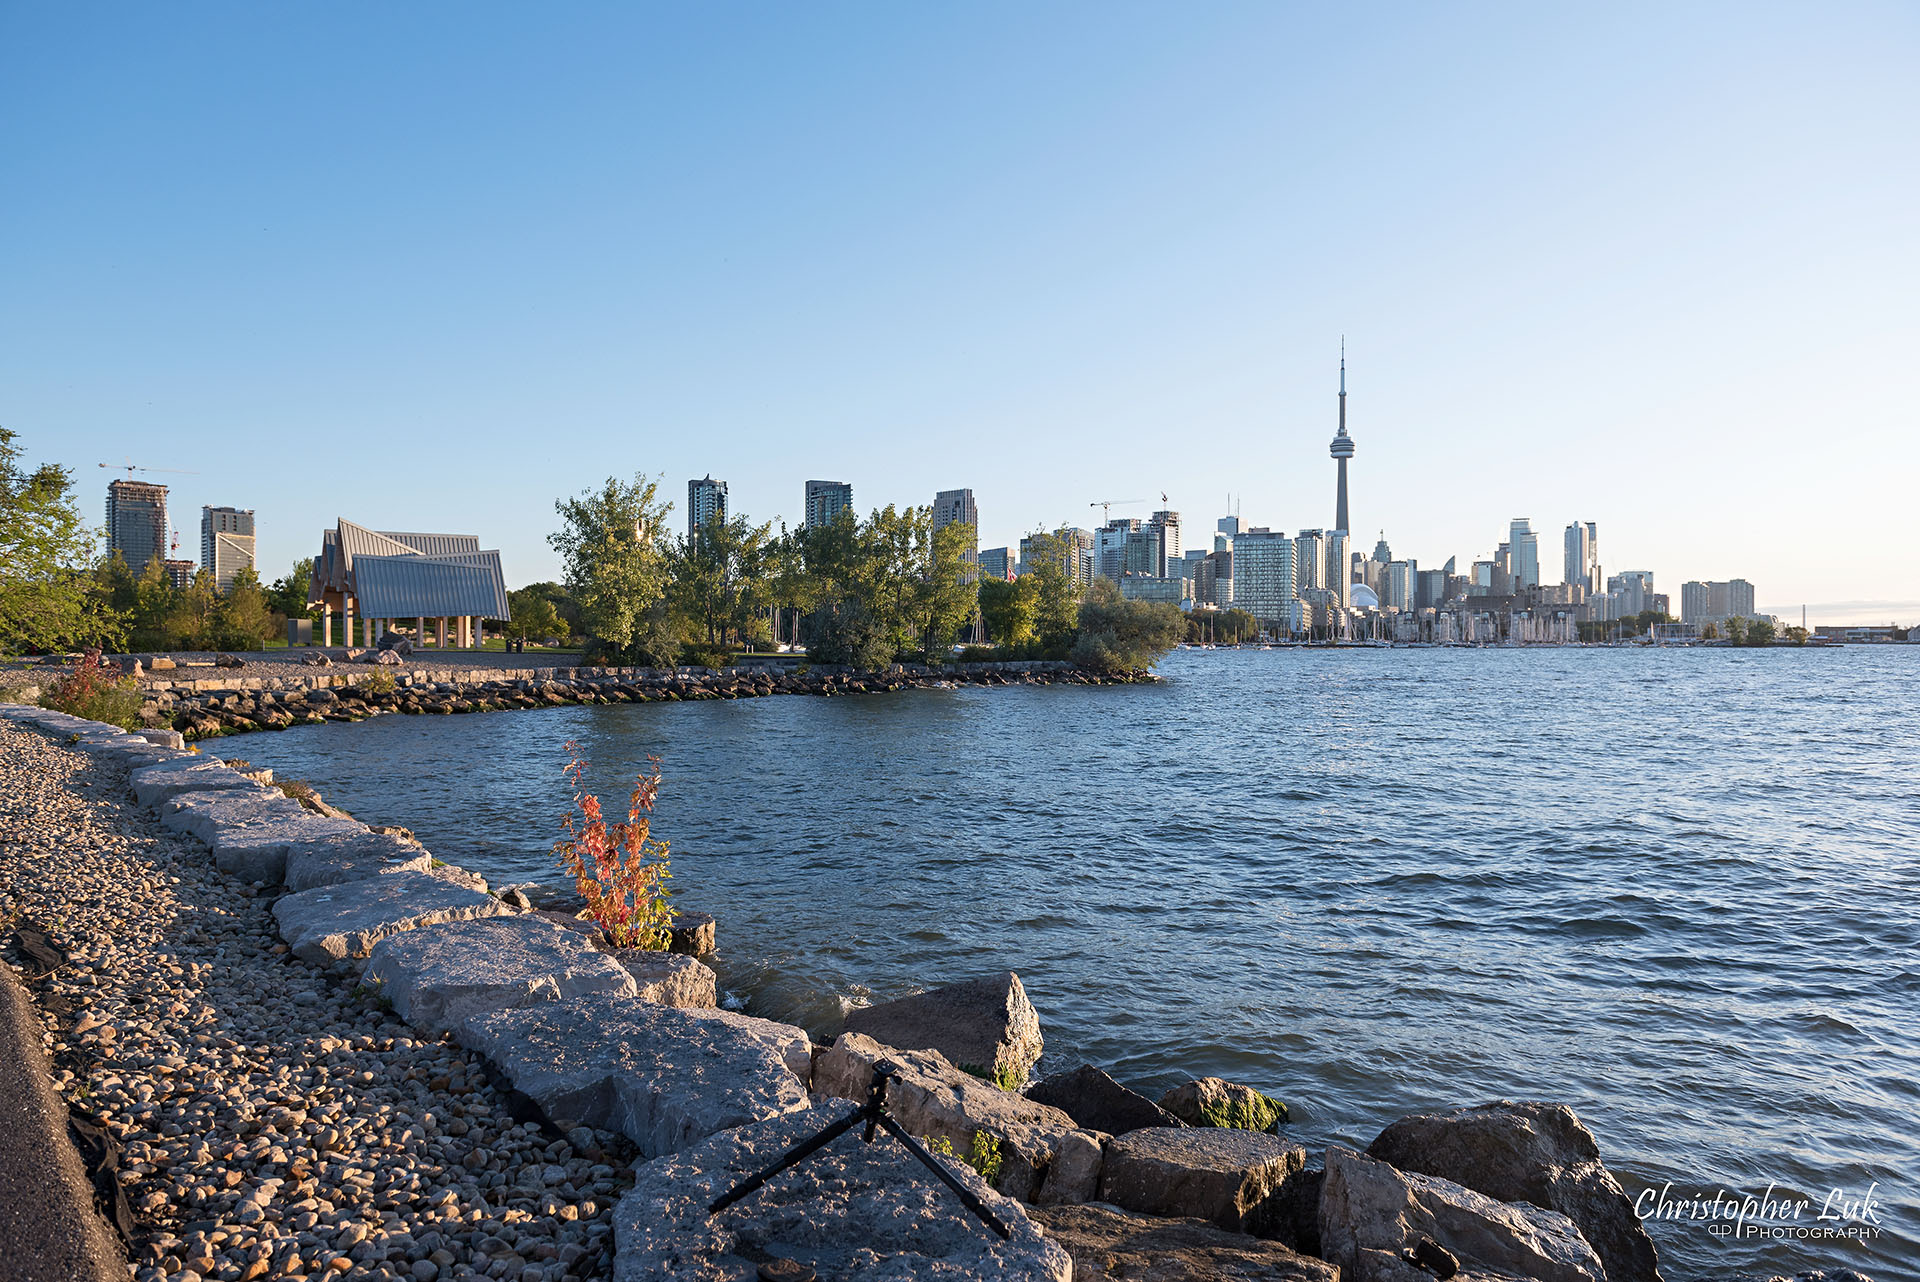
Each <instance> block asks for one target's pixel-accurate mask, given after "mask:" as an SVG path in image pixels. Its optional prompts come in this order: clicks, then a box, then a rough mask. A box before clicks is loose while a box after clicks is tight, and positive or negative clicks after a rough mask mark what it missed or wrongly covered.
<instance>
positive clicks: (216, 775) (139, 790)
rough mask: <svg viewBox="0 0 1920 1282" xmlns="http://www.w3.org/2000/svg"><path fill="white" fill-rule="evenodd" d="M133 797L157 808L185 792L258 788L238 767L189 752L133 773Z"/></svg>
mask: <svg viewBox="0 0 1920 1282" xmlns="http://www.w3.org/2000/svg"><path fill="white" fill-rule="evenodd" d="M130 779H131V782H132V784H133V799H134V800H135V801H138V802H139V803H140V804H141V805H143V806H154V807H158V806H159V805H160V803H161V802H163V801H166V800H167V799H169V798H171V797H176V796H179V795H180V794H181V793H186V792H214V791H216V790H218V789H222V788H241V789H246V788H253V789H257V788H259V786H260V785H259V784H257V783H255V782H254V781H253V780H251V779H248V778H247V777H246V776H244V775H242V774H241V773H240V772H239V771H237V770H232V769H229V768H228V767H227V766H226V764H225V763H224V762H220V761H215V760H214V759H213V758H212V757H203V756H199V755H197V754H190V755H188V756H186V757H184V758H176V759H174V760H172V761H162V762H158V763H156V764H154V765H150V766H142V767H141V768H139V769H138V770H135V771H134V772H133V773H132V775H131V776H130Z"/></svg>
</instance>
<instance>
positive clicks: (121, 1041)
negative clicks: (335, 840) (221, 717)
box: [0, 726, 633, 1282]
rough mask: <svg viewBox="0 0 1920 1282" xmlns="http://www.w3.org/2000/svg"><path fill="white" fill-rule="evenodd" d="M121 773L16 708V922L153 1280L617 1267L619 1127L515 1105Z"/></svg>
mask: <svg viewBox="0 0 1920 1282" xmlns="http://www.w3.org/2000/svg"><path fill="white" fill-rule="evenodd" d="M128 796H129V794H128V790H127V779H126V773H125V771H124V770H120V769H116V768H114V767H111V766H108V765H105V764H102V763H96V762H93V761H91V760H90V759H89V758H86V757H84V756H82V755H81V754H79V753H77V752H73V751H69V750H67V749H65V748H62V747H59V746H56V745H55V744H54V743H52V742H51V741H49V740H48V739H46V738H43V737H42V736H40V735H37V734H34V733H31V732H27V731H21V730H16V729H13V728H11V727H7V726H0V921H6V922H8V923H9V933H10V926H11V922H12V921H13V920H15V919H19V920H22V921H26V922H31V923H34V924H37V925H39V926H40V927H41V928H43V929H45V930H46V931H47V933H48V935H49V936H50V937H51V938H52V940H53V941H54V942H55V943H56V944H57V945H59V946H61V947H63V948H64V949H65V950H66V951H67V953H68V955H69V961H68V964H67V965H65V966H64V967H62V968H61V969H60V970H58V971H57V972H56V973H55V974H54V975H53V976H52V977H51V978H49V979H47V980H45V981H40V982H38V983H37V984H35V985H33V988H34V993H35V997H36V1000H37V1004H38V1007H39V1010H40V1012H41V1014H42V1016H43V1018H44V1019H45V1021H46V1024H47V1027H48V1034H47V1042H46V1045H47V1049H48V1053H49V1056H50V1058H51V1059H52V1060H53V1063H54V1085H55V1089H56V1090H57V1091H58V1092H59V1093H60V1095H61V1096H62V1097H63V1098H64V1099H65V1101H66V1103H67V1104H68V1106H69V1107H70V1108H71V1109H73V1111H74V1112H75V1113H76V1114H80V1115H86V1116H92V1117H97V1118H100V1119H102V1120H103V1121H104V1123H105V1125H106V1126H107V1128H108V1129H109V1130H110V1131H111V1132H112V1133H114V1134H115V1135H116V1136H117V1137H118V1138H119V1140H120V1142H121V1144H122V1145H124V1146H125V1153H124V1155H123V1156H122V1158H121V1163H122V1180H123V1183H124V1185H125V1190H126V1194H127V1198H128V1201H129V1202H130V1203H131V1204H132V1207H133V1211H134V1215H135V1218H136V1220H137V1222H138V1229H137V1232H136V1233H135V1235H134V1240H133V1250H132V1253H131V1254H132V1258H133V1259H134V1261H135V1263H134V1265H133V1276H134V1277H135V1278H136V1279H138V1280H139V1282H157V1280H158V1279H162V1278H171V1279H178V1280H180V1282H195V1280H196V1279H202V1278H218V1279H222V1280H223V1282H224V1280H227V1279H252V1278H319V1277H326V1278H368V1279H373V1278H396V1279H399V1278H413V1279H422V1280H424V1279H433V1278H466V1277H480V1276H485V1277H492V1278H512V1279H518V1280H519V1282H536V1280H537V1282H558V1280H559V1279H572V1278H595V1277H605V1276H607V1275H608V1273H609V1271H610V1253H611V1244H612V1243H611V1236H610V1234H611V1212H612V1208H613V1203H614V1202H615V1201H616V1200H617V1199H618V1198H619V1196H620V1194H621V1193H623V1192H624V1191H625V1190H626V1188H627V1187H629V1186H630V1185H631V1183H632V1173H631V1165H632V1157H633V1154H632V1150H631V1148H630V1146H628V1145H627V1143H626V1141H625V1140H624V1139H623V1138H621V1137H618V1136H614V1135H610V1134H607V1133H604V1132H594V1131H590V1130H588V1129H586V1128H577V1129H574V1130H571V1131H568V1132H567V1133H566V1135H565V1136H564V1137H559V1136H556V1135H555V1134H553V1133H552V1132H550V1131H543V1130H542V1129H541V1128H540V1127H539V1126H537V1125H535V1124H533V1123H531V1122H528V1123H516V1122H515V1121H514V1119H513V1116H512V1112H511V1107H510V1103H511V1102H510V1100H509V1099H508V1097H507V1096H506V1095H505V1094H504V1093H503V1092H502V1091H500V1090H496V1089H495V1088H494V1087H493V1086H492V1085H491V1084H490V1083H489V1080H488V1076H487V1071H486V1069H485V1067H484V1065H483V1064H482V1063H481V1062H480V1061H479V1060H478V1059H477V1058H476V1057H474V1056H472V1055H469V1054H468V1053H466V1052H464V1051H462V1050H461V1049H459V1048H458V1047H457V1046H455V1045H453V1044H452V1043H451V1042H443V1041H429V1040H426V1039H423V1038H422V1037H420V1036H419V1035H417V1034H416V1033H414V1032H413V1030H411V1029H409V1028H407V1027H406V1026H405V1025H403V1024H401V1023H399V1022H398V1021H397V1020H396V1019H394V1017H393V1016H392V1015H391V1014H389V1013H388V1012H387V1011H385V1010H384V1009H382V1007H381V1006H380V1005H378V1004H377V1003H376V1001H375V1000H374V999H372V998H371V997H369V996H368V995H367V994H365V993H364V992H363V991H361V990H359V989H358V988H357V986H356V985H355V984H354V980H353V977H352V975H351V973H350V972H348V971H345V970H337V971H334V972H322V971H317V970H314V969H313V968H311V967H309V966H307V965H306V964H304V963H302V962H300V961H298V960H296V959H294V958H293V957H291V956H290V955H289V954H288V952H287V949H286V946H285V945H284V944H282V943H280V941H279V939H278V936H277V934H276V932H275V930H274V928H273V919H272V916H271V915H270V913H269V911H268V908H269V905H270V903H271V901H270V899H268V898H267V897H266V896H264V895H262V896H259V897H255V896H254V894H253V893H252V891H251V890H250V888H248V887H244V886H240V885H237V884H236V883H235V882H234V881H233V880H232V879H231V878H227V877H225V876H223V875H221V874H220V873H218V872H217V871H216V870H215V869H214V867H213V863H212V860H211V858H210V857H209V855H208V854H207V851H206V849H205V848H204V847H203V846H201V845H200V844H199V843H198V842H196V841H194V840H192V839H191V838H188V837H184V836H181V835H179V834H176V833H172V832H169V831H166V830H164V829H162V828H161V827H160V826H159V824H158V822H157V821H156V820H154V819H153V818H152V817H151V816H149V815H147V814H146V813H145V812H143V811H141V810H140V809H139V808H137V807H136V806H134V805H133V803H132V802H131V801H130V800H127V798H128Z"/></svg>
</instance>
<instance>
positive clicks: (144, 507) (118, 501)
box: [107, 481, 167, 575]
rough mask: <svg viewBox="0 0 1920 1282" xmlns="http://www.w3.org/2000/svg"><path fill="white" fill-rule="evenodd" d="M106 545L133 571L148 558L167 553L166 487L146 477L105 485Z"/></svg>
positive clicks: (147, 560) (139, 569)
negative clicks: (149, 481)
mask: <svg viewBox="0 0 1920 1282" xmlns="http://www.w3.org/2000/svg"><path fill="white" fill-rule="evenodd" d="M107 546H108V549H109V550H111V551H114V552H118V553H120V555H122V556H124V557H125V558H126V560H127V568H128V569H129V570H132V571H133V572H134V573H135V574H136V575H137V574H139V573H140V572H141V571H143V570H145V569H146V568H147V562H149V561H151V560H153V559H154V558H155V557H161V558H164V557H165V556H166V554H167V487H166V486H164V485H152V484H149V483H148V482H146V481H113V482H110V483H109V484H108V486H107Z"/></svg>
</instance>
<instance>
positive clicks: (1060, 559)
mask: <svg viewBox="0 0 1920 1282" xmlns="http://www.w3.org/2000/svg"><path fill="white" fill-rule="evenodd" d="M1034 537H1035V536H1033V535H1031V534H1029V535H1028V536H1026V537H1025V538H1023V539H1021V540H1020V573H1022V574H1030V573H1032V572H1033V569H1034V567H1035V566H1036V564H1037V561H1036V557H1037V556H1038V554H1039V549H1038V548H1037V547H1036V546H1035V544H1034ZM1053 539H1054V541H1055V547H1056V548H1057V549H1058V552H1057V553H1056V554H1054V555H1052V556H1051V557H1050V558H1049V559H1051V560H1053V561H1054V563H1055V564H1057V565H1059V566H1060V568H1061V569H1062V570H1064V571H1065V572H1066V575H1067V578H1068V579H1069V580H1070V581H1071V582H1072V583H1073V585H1074V586H1075V587H1085V586H1086V585H1087V584H1088V583H1089V582H1091V581H1092V578H1093V573H1094V564H1093V534H1092V532H1091V531H1089V530H1082V529H1078V528H1076V527H1074V526H1068V525H1063V526H1061V527H1060V528H1059V529H1057V530H1055V531H1054V532H1053ZM1114 577H1115V578H1118V577H1119V576H1118V575H1115V576H1114Z"/></svg>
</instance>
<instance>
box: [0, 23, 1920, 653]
mask: <svg viewBox="0 0 1920 1282" xmlns="http://www.w3.org/2000/svg"><path fill="white" fill-rule="evenodd" d="M1916 66H1920V9H1917V8H1915V7H1913V6H1911V5H1896V4H1884V5H1876V4H1858V5H1837V6H1811V5H1763V4H1737V5H1708V4H1700V5H1678V6H1674V5H1660V6H1655V5H1646V6H1633V5H1607V6H1588V7H1585V8H1575V7H1573V6H1538V5H1521V4H1512V5H1458V6H1434V5H1405V6H1395V5H1376V6H1371V7H1365V8H1353V7H1348V8H1346V9H1336V8H1334V7H1330V6H1312V7H1308V6H1285V5H1278V4H1260V5H1231V4H1206V5H1178V6H1176V5H1138V4H1102V5H1093V4H1055V5H1011V4H1009V5H971V6H927V5H916V6H907V5H891V6H882V5H835V4H820V5H806V6H799V5H784V6H774V5H743V4H736V5H704V6H695V5H681V6H673V7H664V6H653V7H648V6H641V5H624V4H623V5H612V4H608V5H588V4H574V5H568V6H496V5H484V4H462V5H432V4H413V5H406V6H375V5H365V4H360V5H356V4H343V5H333V6H288V5H277V6H259V5H253V6H240V5H234V6H218V5H211V4H196V5H190V6H134V5H125V6H84V5H80V6H55V5H25V4H14V5H10V6H5V7H4V8H0V191H3V192H4V200H0V423H4V424H5V425H6V426H8V427H11V428H13V429H14V430H15V431H17V432H19V433H21V435H22V437H23V438H24V443H25V445H26V447H27V449H28V450H29V452H30V457H31V459H33V460H34V461H38V460H41V459H52V460H55V461H58V462H61V463H64V464H66V465H69V466H71V467H73V468H74V469H75V471H76V475H77V477H78V479H79V481H80V484H81V487H82V495H83V498H84V501H85V504H86V507H87V510H88V511H89V512H92V511H97V509H98V506H99V504H100V501H101V496H102V494H103V493H104V485H105V482H106V480H107V479H108V477H109V474H108V473H107V472H105V471H102V470H101V469H100V468H98V467H97V466H96V464H98V463H100V462H102V461H107V462H118V461H120V460H121V459H123V458H125V457H131V458H132V460H133V461H134V462H135V463H143V464H149V465H152V466H157V467H170V468H178V469H183V470H186V471H189V472H191V473H193V474H192V475H170V474H168V475H163V474H154V475H153V476H152V478H151V479H156V480H163V481H166V482H168V483H169V484H170V485H172V487H173V505H174V512H175V521H176V524H178V525H179V526H180V527H181V531H182V546H183V548H197V545H198V511H199V505H200V504H202V503H227V504H233V505H236V506H240V507H252V508H255V509H256V510H257V512H258V519H259V528H260V555H261V561H262V564H263V569H264V570H265V572H266V574H267V577H269V578H271V577H273V576H274V575H276V574H278V573H281V572H284V569H285V566H286V565H287V564H289V563H291V561H292V560H293V559H294V557H296V556H300V555H307V554H310V552H311V551H312V549H313V548H314V547H315V546H317V543H318V536H319V531H320V529H321V527H322V526H323V525H326V524H329V523H331V522H332V520H333V519H334V518H335V517H336V516H341V515H344V516H347V517H349V518H350V519H353V520H358V521H361V522H363V523H366V524H371V525H374V526H377V527H381V528H400V529H423V528H432V529H440V528H445V529H452V530H460V531H473V532H477V533H479V534H480V535H481V536H482V539H483V541H484V542H485V543H486V544H487V545H488V546H498V547H500V548H501V549H502V551H503V554H504V557H505V561H506V566H507V570H508V577H509V579H510V581H512V582H515V583H519V582H525V581H531V580H534V579H539V578H546V577H551V576H553V575H554V574H555V572H556V564H555V561H554V558H553V556H552V553H551V552H550V551H549V550H548V548H547V546H546V543H545V535H546V534H547V532H548V531H549V530H551V529H552V528H553V525H554V519H555V518H554V516H553V504H554V500H555V499H556V498H558V497H560V496H561V495H564V494H568V493H573V492H576V491H578V490H580V489H583V488H585V487H587V486H589V485H591V484H593V483H595V482H596V481H597V480H599V479H601V478H603V477H605V476H606V475H608V474H609V473H621V474H632V473H634V472H636V471H645V472H648V473H654V474H663V475H664V478H665V488H666V491H667V493H668V494H669V496H670V497H672V498H673V499H674V500H675V503H676V511H677V513H678V512H681V511H683V510H684V503H685V488H686V482H687V479H688V478H689V476H698V475H701V474H704V473H708V472H711V473H712V474H713V475H715V476H720V477H724V478H726V479H727V480H728V481H729V482H730V485H731V495H732V500H733V505H734V508H735V510H737V511H744V512H747V513H748V514H750V515H753V516H756V517H762V518H772V517H776V516H784V517H785V518H787V519H788V520H789V521H792V520H794V519H795V518H796V517H797V516H798V514H799V511H800V496H801V491H802V484H803V482H804V481H805V480H806V479H807V478H808V477H822V478H831V479H841V480H849V481H851V482H853V484H854V489H855V497H856V500H857V502H858V504H859V505H860V506H861V507H862V508H863V509H865V508H869V507H873V506H877V505H880V504H883V503H887V502H897V503H906V502H920V503H924V502H927V501H929V500H930V499H931V497H932V495H933V492H934V491H935V490H936V489H943V488H949V487H954V486H971V487H972V488H973V489H974V491H975V493H976V495H977V498H978V501H979V504H980V510H981V520H982V530H981V535H982V541H983V544H984V545H997V544H1000V543H1008V542H1013V541H1016V540H1017V539H1018V537H1019V535H1020V534H1021V533H1023V532H1025V531H1027V530H1030V529H1032V528H1034V527H1035V526H1037V525H1042V524H1045V525H1049V526H1051V525H1055V524H1058V523H1061V522H1070V523H1075V524H1083V525H1089V526H1090V525H1092V524H1093V523H1094V522H1095V520H1096V519H1097V517H1098V515H1099V514H1098V512H1097V511H1096V510H1092V509H1090V508H1089V506H1088V504H1089V503H1090V502H1091V501H1093V500H1098V499H1105V498H1120V499H1127V498H1148V499H1152V500H1153V502H1152V503H1150V504H1147V505H1142V506H1137V507H1129V508H1124V509H1116V514H1117V513H1118V512H1120V511H1126V512H1128V513H1132V514H1139V515H1145V514H1147V513H1148V512H1149V511H1151V510H1152V508H1153V507H1157V506H1159V503H1158V496H1159V495H1160V494H1161V493H1162V492H1165V493H1166V494H1168V495H1169V496H1170V505H1171V506H1173V507H1175V508H1177V509H1178V510H1180V511H1181V512H1182V513H1183V514H1184V516H1185V519H1186V522H1187V524H1188V527H1189V529H1190V530H1210V529H1211V527H1212V524H1213V521H1214V519H1215V518H1216V517H1217V516H1219V515H1220V514H1221V513H1222V512H1223V511H1224V509H1225V505H1226V502H1227V494H1228V493H1229V492H1231V493H1233V494H1234V495H1235V496H1236V499H1237V501H1238V503H1239V505H1240V508H1241V512H1242V515H1243V518H1244V519H1245V520H1246V521H1247V522H1248V523H1251V524H1266V525H1273V526H1276V527H1284V528H1289V529H1292V528H1299V527H1306V526H1322V525H1327V524H1330V523H1331V521H1332V499H1333V495H1332V490H1333V472H1332V464H1331V462H1330V461H1329V460H1328V458H1327V454H1326V443H1327V439H1328V437H1329V436H1330V435H1331V433H1332V429H1333V424H1334V395H1333V394H1334V390H1335V363H1336V359H1337V354H1338V345H1339V341H1340V336H1341V335H1342V334H1343V333H1344V334H1345V335H1346V336H1347V342H1348V351H1349V358H1350V359H1349V370H1350V375H1349V380H1350V390H1351V401H1350V425H1351V430H1352V431H1353V434H1354V436H1355V439H1356V441H1357V442H1358V446H1359V453H1358V457H1357V458H1356V459H1355V461H1354V465H1353V512H1354V524H1355V525H1356V526H1357V527H1359V529H1358V531H1357V533H1356V538H1357V539H1361V538H1364V540H1365V545H1366V546H1371V543H1372V540H1373V538H1374V537H1375V536H1376V531H1378V530H1380V529H1382V528H1384V529H1385V531H1386V535H1387V538H1388V539H1389V541H1390V542H1391V544H1392V546H1393V549H1394V552H1395V554H1396V555H1401V556H1412V557H1415V558H1417V559H1419V560H1420V561H1421V562H1422V563H1423V564H1427V565H1438V564H1440V563H1441V562H1443V561H1444V560H1445V559H1446V558H1447V557H1448V556H1451V555H1458V556H1459V558H1460V559H1461V562H1462V563H1463V564H1464V563H1466V562H1468V561H1471V560H1472V559H1474V558H1476V557H1483V556H1486V555H1488V554H1490V552H1491V551H1492V548H1493V545H1494V544H1495V543H1496V542H1498V541H1499V540H1500V539H1501V538H1503V537H1504V531H1505V529H1506V527H1507V522H1508V521H1509V520H1510V519H1511V518H1512V517H1515V516H1521V515H1524V516H1529V517H1531V518H1532V519H1533V522H1534V525H1535V528H1536V529H1538V530H1541V531H1542V532H1543V537H1542V544H1543V556H1542V561H1543V564H1544V565H1545V566H1546V567H1548V568H1550V569H1553V570H1557V568H1558V565H1559V546H1560V531H1561V529H1562V528H1563V527H1564V526H1565V525H1566V523H1567V522H1568V521H1570V520H1574V519H1581V520H1594V521H1598V522H1599V524H1600V549H1601V558H1602V561H1603V563H1604V564H1605V566H1606V567H1607V568H1608V569H1609V570H1615V571H1617V570H1622V569H1652V570H1654V571H1655V573H1656V575H1657V576H1658V579H1657V582H1658V584H1659V586H1660V587H1661V588H1662V589H1664V590H1668V591H1670V592H1672V593H1673V594H1674V596H1675V599H1676V602H1677V597H1678V588H1679V584H1680V583H1681V582H1682V581H1683V580H1685V579H1690V578H1728V577H1734V576H1744V577H1746V578H1748V579H1750V580H1752V581H1753V582H1754V583H1755V584H1756V585H1757V586H1758V589H1759V597H1760V603H1761V605H1762V606H1763V607H1770V608H1773V609H1777V610H1780V611H1781V612H1783V613H1784V612H1786V611H1787V610H1788V609H1792V610H1793V612H1794V613H1795V614H1797V613H1798V606H1799V604H1800V603H1801V602H1803V601H1805V602H1810V603H1812V604H1813V606H1814V611H1813V612H1814V614H1815V616H1816V618H1819V619H1825V620H1828V621H1843V620H1847V619H1852V618H1860V619H1865V620H1872V621H1880V620H1883V619H1886V618H1891V617H1896V616H1897V617H1900V618H1901V619H1902V620H1903V621H1904V620H1909V619H1920V569H1916V566H1920V558H1916V557H1915V556H1914V551H1915V548H1916V546H1917V545H1920V534H1917V533H1916V530H1917V529H1920V526H1916V505H1915V502H1914V497H1915V489H1916V480H1917V479H1920V445H1916V444H1915V437H1916V433H1915V426H1916V424H1915V419H1916V410H1917V409H1920V361H1916V360H1915V352H1916V348H1917V347H1920V343H1916V340H1917V339H1920V318H1917V317H1920V302H1917V300H1920V218H1916V214H1915V211H1916V209H1920V142H1917V141H1916V140H1920V76H1916V75H1915V74H1914V68H1915V67H1916Z"/></svg>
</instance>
